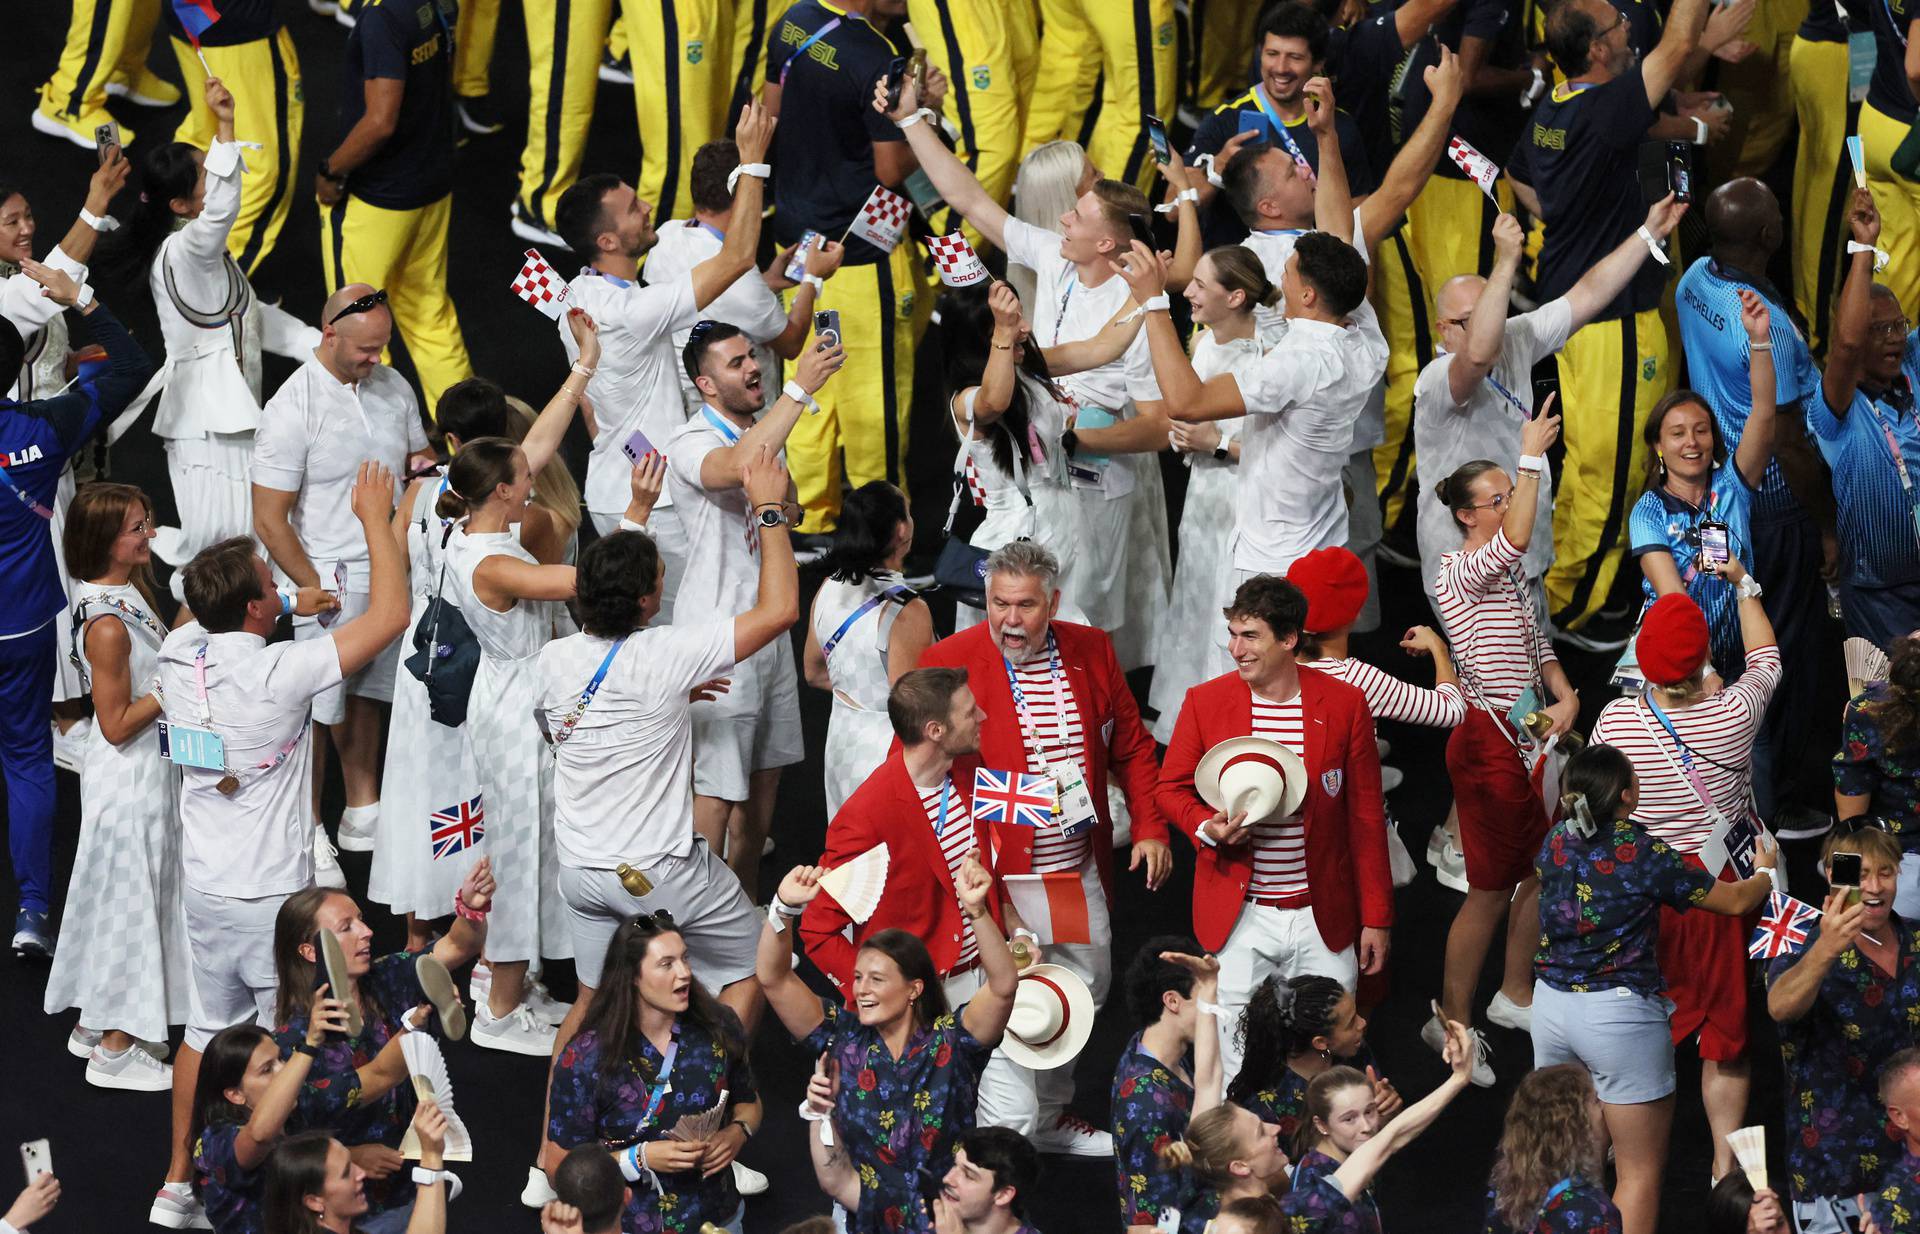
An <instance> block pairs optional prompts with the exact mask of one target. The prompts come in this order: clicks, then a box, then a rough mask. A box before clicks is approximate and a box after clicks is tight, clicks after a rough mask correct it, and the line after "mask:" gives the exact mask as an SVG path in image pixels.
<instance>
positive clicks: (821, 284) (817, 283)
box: [800, 274, 827, 292]
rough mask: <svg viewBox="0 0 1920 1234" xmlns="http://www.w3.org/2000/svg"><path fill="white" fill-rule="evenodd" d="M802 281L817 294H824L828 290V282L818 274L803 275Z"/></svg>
mask: <svg viewBox="0 0 1920 1234" xmlns="http://www.w3.org/2000/svg"><path fill="white" fill-rule="evenodd" d="M800 281H801V282H802V283H805V284H806V285H807V286H808V287H811V288H813V289H814V291H816V292H822V291H825V290H826V289H827V280H826V279H824V278H821V277H820V276H819V275H817V274H803V275H801V276H800Z"/></svg>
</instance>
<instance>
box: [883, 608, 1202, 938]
mask: <svg viewBox="0 0 1920 1234" xmlns="http://www.w3.org/2000/svg"><path fill="white" fill-rule="evenodd" d="M1050 628H1051V629H1052V630H1053V632H1054V638H1055V639H1056V640H1057V642H1058V644H1059V648H1060V666H1061V667H1062V668H1063V669H1065V670H1066V674H1067V686H1068V688H1070V689H1071V690H1072V691H1073V701H1074V705H1075V706H1077V707H1078V708H1079V709H1080V731H1081V733H1082V734H1083V740H1084V741H1085V743H1086V744H1085V750H1086V758H1085V764H1086V768H1087V791H1088V792H1089V794H1091V795H1092V797H1093V808H1094V812H1095V813H1096V814H1098V815H1099V817H1100V821H1099V822H1098V823H1097V824H1096V825H1095V827H1094V833H1093V854H1094V860H1095V861H1096V862H1097V863H1098V865H1099V867H1100V885H1101V886H1102V887H1103V888H1105V889H1106V893H1107V903H1108V904H1109V905H1111V904H1112V903H1113V819H1112V817H1111V816H1110V814H1109V811H1108V806H1107V776H1108V772H1109V771H1111V772H1113V773H1114V774H1115V775H1117V776H1118V778H1119V780H1120V789H1121V791H1122V792H1123V793H1125V794H1126V797H1127V810H1128V812H1129V813H1130V814H1131V815H1132V818H1133V838H1134V839H1136V840H1158V841H1160V842H1161V843H1163V844H1164V843H1166V841H1167V820H1166V817H1165V816H1164V815H1163V814H1162V813H1161V807H1160V805H1159V804H1158V803H1157V802H1156V800H1155V785H1156V784H1157V782H1158V776H1159V766H1158V764H1157V763H1156V762H1155V760H1154V747H1153V738H1152V736H1150V735H1149V734H1148V733H1147V729H1146V725H1144V724H1142V723H1141V722H1140V706H1139V704H1137V703H1135V702H1134V701H1133V691H1131V690H1129V689H1128V688H1127V679H1126V675H1125V674H1124V673H1122V672H1121V671H1120V661H1119V658H1118V657H1116V656H1115V655H1114V654H1113V640H1112V639H1110V638H1108V637H1107V634H1106V631H1104V630H1096V629H1094V628H1093V627H1092V626H1083V625H1077V624H1075V623H1073V622H1070V621H1056V622H1053V623H1052V624H1051V627H1050ZM919 667H921V668H964V669H966V670H967V685H968V686H969V687H971V688H972V690H973V697H974V699H975V701H977V702H978V703H979V704H980V706H981V708H982V709H983V710H985V711H986V713H987V718H986V720H985V721H984V722H983V723H982V724H981V726H980V763H981V765H982V766H986V767H991V768H994V769H996V770H999V771H1016V770H1025V769H1026V766H1027V741H1026V737H1025V735H1024V734H1022V733H1021V731H1020V715H1019V713H1018V712H1016V711H1015V710H1014V708H1013V691H1012V690H1011V689H1010V688H1008V685H1007V662H1006V660H1005V659H1003V658H1002V657H1001V655H1000V648H999V647H997V646H995V645H994V641H993V637H992V636H991V635H990V634H989V633H988V632H987V623H986V622H984V621H983V622H981V623H980V624H979V625H977V626H974V627H972V628H971V629H967V630H962V631H961V632H960V633H958V634H955V635H953V636H952V637H950V638H943V639H941V640H940V641H939V642H937V643H935V644H934V645H933V646H931V647H929V648H927V649H926V651H924V652H923V653H921V656H920V665H919ZM991 830H992V831H993V833H994V841H995V851H996V857H995V860H994V871H995V872H996V873H998V874H1031V873H1032V872H1033V828H1031V827H1021V826H1018V825H1014V824H1005V825H1002V824H994V825H993V826H992V828H991Z"/></svg>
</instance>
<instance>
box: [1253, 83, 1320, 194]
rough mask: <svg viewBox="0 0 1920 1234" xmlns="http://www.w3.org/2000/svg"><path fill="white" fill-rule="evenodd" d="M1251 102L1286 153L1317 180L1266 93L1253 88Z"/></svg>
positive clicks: (1311, 166)
mask: <svg viewBox="0 0 1920 1234" xmlns="http://www.w3.org/2000/svg"><path fill="white" fill-rule="evenodd" d="M1253 102H1254V105H1255V106H1256V107H1258V108H1259V109H1260V113H1261V114H1262V115H1264V116H1265V117H1266V118H1267V123H1268V124H1269V125H1271V126H1272V127H1273V131H1274V133H1275V135H1277V136H1278V137H1279V138H1280V144H1281V145H1283V146H1285V147H1286V148H1287V153H1288V154H1290V155H1292V156H1293V161H1294V162H1296V163H1298V164H1300V166H1302V167H1304V168H1306V169H1307V172H1308V174H1309V175H1312V176H1313V178H1314V179H1315V180H1318V179H1319V176H1318V174H1317V173H1315V172H1314V170H1313V164H1312V163H1309V162H1308V161H1307V156H1306V155H1305V154H1303V153H1301V151H1300V147H1299V145H1298V144H1296V143H1295V142H1294V140H1293V134H1291V133H1289V132H1287V123H1286V121H1284V120H1282V119H1281V118H1280V113H1279V112H1277V111H1275V110H1274V108H1273V104H1271V103H1269V102H1267V96H1266V94H1265V93H1264V92H1262V91H1261V90H1259V89H1258V88H1255V90H1254V91H1253Z"/></svg>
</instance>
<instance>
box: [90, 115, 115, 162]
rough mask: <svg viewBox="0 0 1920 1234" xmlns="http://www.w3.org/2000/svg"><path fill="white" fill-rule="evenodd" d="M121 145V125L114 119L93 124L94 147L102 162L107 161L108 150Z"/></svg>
mask: <svg viewBox="0 0 1920 1234" xmlns="http://www.w3.org/2000/svg"><path fill="white" fill-rule="evenodd" d="M119 146H120V125H119V124H118V123H117V122H116V121H113V120H109V121H107V122H106V123H105V124H96V125H94V126H93V149H94V153H96V154H98V155H99V156H100V161H101V162H102V163H104V162H106V161H107V151H109V150H113V149H118V148H119Z"/></svg>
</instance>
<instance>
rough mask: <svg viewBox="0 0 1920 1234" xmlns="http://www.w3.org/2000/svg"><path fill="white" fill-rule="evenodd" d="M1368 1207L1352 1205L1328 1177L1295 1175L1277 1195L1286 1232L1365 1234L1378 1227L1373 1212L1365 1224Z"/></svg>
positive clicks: (1362, 1204) (1303, 1233) (1302, 1233)
mask: <svg viewBox="0 0 1920 1234" xmlns="http://www.w3.org/2000/svg"><path fill="white" fill-rule="evenodd" d="M1336 1168H1337V1166H1336ZM1328 1173H1329V1174H1331V1173H1332V1171H1331V1170H1330V1171H1328ZM1369 1207H1370V1205H1369V1204H1367V1203H1366V1202H1362V1203H1361V1204H1358V1205H1356V1204H1355V1203H1354V1202H1353V1201H1352V1200H1349V1199H1348V1198H1347V1194H1346V1192H1344V1191H1342V1190H1340V1188H1339V1187H1338V1186H1336V1185H1335V1184H1334V1181H1333V1179H1332V1178H1330V1177H1320V1178H1315V1179H1310V1180H1308V1181H1306V1182H1301V1181H1300V1180H1298V1179H1296V1180H1294V1183H1293V1186H1292V1187H1291V1188H1289V1189H1288V1191H1287V1193H1286V1194H1285V1195H1283V1196H1281V1197H1280V1211H1281V1212H1282V1213H1283V1214H1285V1216H1286V1218H1287V1234H1366V1232H1367V1231H1369V1230H1378V1229H1379V1228H1380V1226H1379V1224H1378V1216H1377V1214H1376V1217H1375V1224H1373V1225H1368V1224H1366V1215H1365V1211H1364V1210H1366V1209H1367V1208H1369Z"/></svg>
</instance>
